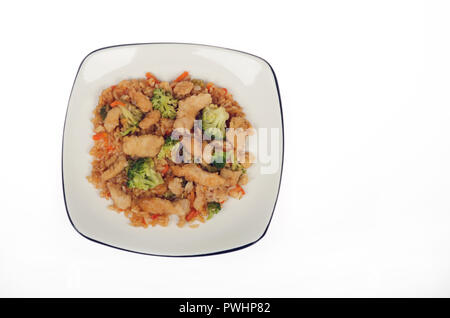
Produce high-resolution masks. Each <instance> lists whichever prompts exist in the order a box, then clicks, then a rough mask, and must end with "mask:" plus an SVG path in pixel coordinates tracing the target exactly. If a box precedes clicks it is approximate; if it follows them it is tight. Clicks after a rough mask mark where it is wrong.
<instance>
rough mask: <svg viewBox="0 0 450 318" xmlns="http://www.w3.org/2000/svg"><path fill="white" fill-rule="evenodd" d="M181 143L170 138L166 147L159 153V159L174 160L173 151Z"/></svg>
mask: <svg viewBox="0 0 450 318" xmlns="http://www.w3.org/2000/svg"><path fill="white" fill-rule="evenodd" d="M179 142H180V141H179V140H175V139H172V138H171V137H170V136H169V137H167V138H166V140H165V141H164V145H163V146H162V147H161V150H160V151H159V153H158V159H165V158H169V159H171V158H172V149H173V148H174V147H175V146H176V145H178V143H179Z"/></svg>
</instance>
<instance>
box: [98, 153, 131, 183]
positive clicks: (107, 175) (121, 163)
mask: <svg viewBox="0 0 450 318" xmlns="http://www.w3.org/2000/svg"><path fill="white" fill-rule="evenodd" d="M126 166H128V161H127V159H126V158H125V156H120V157H119V158H118V159H117V161H116V162H115V163H114V164H112V165H111V166H110V167H109V168H108V169H107V170H105V171H104V172H103V173H102V181H103V182H105V181H107V180H109V179H111V178H114V177H115V176H117V175H118V174H119V173H120V172H121V171H122V170H123V169H125V167H126Z"/></svg>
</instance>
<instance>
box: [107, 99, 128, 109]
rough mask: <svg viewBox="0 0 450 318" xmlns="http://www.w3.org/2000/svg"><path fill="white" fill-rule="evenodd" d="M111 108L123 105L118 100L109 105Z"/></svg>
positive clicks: (123, 104)
mask: <svg viewBox="0 0 450 318" xmlns="http://www.w3.org/2000/svg"><path fill="white" fill-rule="evenodd" d="M110 106H111V107H116V106H125V103H123V102H121V101H120V100H115V101H113V102H112V103H111V104H110Z"/></svg>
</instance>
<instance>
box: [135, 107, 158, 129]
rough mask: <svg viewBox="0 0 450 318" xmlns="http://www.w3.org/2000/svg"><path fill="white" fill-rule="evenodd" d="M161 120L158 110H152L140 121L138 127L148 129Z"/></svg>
mask: <svg viewBox="0 0 450 318" xmlns="http://www.w3.org/2000/svg"><path fill="white" fill-rule="evenodd" d="M160 118H161V113H160V112H159V110H152V111H151V112H149V113H147V115H146V116H145V118H144V119H142V120H141V122H140V123H139V127H141V128H142V129H147V128H150V127H151V126H152V125H154V124H156V123H157V122H158V121H159V119H160Z"/></svg>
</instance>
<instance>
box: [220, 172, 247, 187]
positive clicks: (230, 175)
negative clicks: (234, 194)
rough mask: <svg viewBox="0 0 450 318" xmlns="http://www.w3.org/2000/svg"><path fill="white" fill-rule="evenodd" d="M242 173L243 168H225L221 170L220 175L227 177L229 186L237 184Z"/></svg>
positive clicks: (226, 182)
mask: <svg viewBox="0 0 450 318" xmlns="http://www.w3.org/2000/svg"><path fill="white" fill-rule="evenodd" d="M241 174H242V171H241V170H237V171H233V170H230V169H225V168H224V169H222V170H220V175H221V176H222V177H224V178H225V180H226V181H225V185H226V186H227V187H232V186H235V185H236V184H237V183H238V181H239V177H240V176H241Z"/></svg>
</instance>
